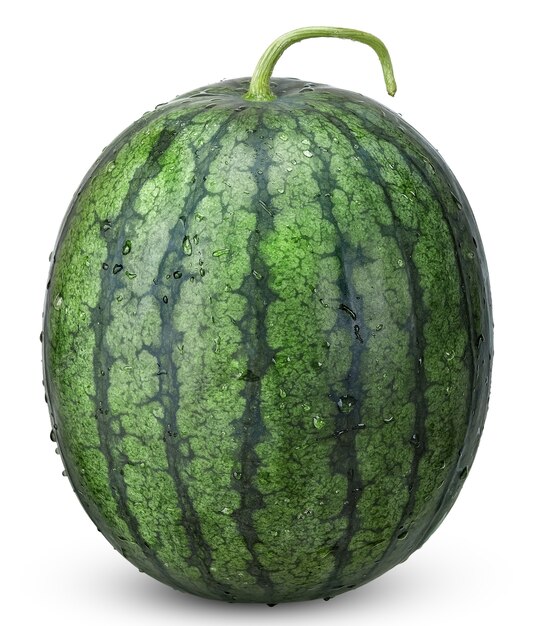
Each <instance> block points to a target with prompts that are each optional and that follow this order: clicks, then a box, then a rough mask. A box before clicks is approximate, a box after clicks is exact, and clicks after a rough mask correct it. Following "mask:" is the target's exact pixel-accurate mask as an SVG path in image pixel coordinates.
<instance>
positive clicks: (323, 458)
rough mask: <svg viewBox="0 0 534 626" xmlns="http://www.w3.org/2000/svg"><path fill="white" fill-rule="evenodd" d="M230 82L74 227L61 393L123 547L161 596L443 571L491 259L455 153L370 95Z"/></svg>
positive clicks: (63, 293) (55, 304) (299, 595)
mask: <svg viewBox="0 0 534 626" xmlns="http://www.w3.org/2000/svg"><path fill="white" fill-rule="evenodd" d="M249 81H250V79H238V80H231V81H224V82H221V83H218V84H215V85H210V86H208V87H206V88H204V89H202V90H198V91H195V92H191V93H188V94H186V95H184V96H181V97H178V98H177V99H175V100H173V101H171V102H169V103H168V104H166V105H163V106H160V107H158V108H157V109H156V110H155V111H154V112H152V113H149V114H146V115H145V116H143V117H142V118H141V119H140V120H139V121H138V122H136V123H135V124H134V125H132V126H131V127H130V128H129V129H127V130H126V131H125V132H124V133H123V134H122V135H120V136H119V137H118V138H117V139H116V140H115V141H114V142H113V143H112V144H111V145H110V146H109V147H108V148H106V149H105V150H104V152H103V154H102V155H101V157H100V158H99V160H98V161H97V162H96V163H95V165H94V166H93V168H92V169H91V170H90V172H89V173H88V175H87V176H86V178H85V179H84V181H83V182H82V184H81V186H80V188H79V190H78V192H77V194H76V195H75V197H74V199H73V201H72V204H71V206H70V208H69V211H68V213H67V216H66V218H65V220H64V223H63V225H62V228H61V231H60V235H59V238H58V241H57V244H56V249H55V252H54V255H53V261H52V267H51V274H50V281H49V286H48V291H47V297H46V302H45V316H44V333H43V355H44V373H45V386H46V392H47V397H48V402H49V407H50V412H51V419H52V427H53V433H54V439H55V440H56V441H57V445H58V447H59V451H60V453H61V457H62V459H63V462H64V465H65V469H66V472H67V474H68V476H69V479H70V481H71V483H72V485H73V487H74V490H75V492H76V494H77V495H78V497H79V499H80V501H81V502H82V504H83V506H84V507H85V509H86V510H87V512H88V514H89V516H90V517H91V519H92V520H93V521H94V522H95V524H96V525H97V527H98V528H99V529H100V530H101V532H102V533H103V534H104V535H105V537H106V538H107V539H108V540H109V541H110V542H111V543H112V545H113V546H114V547H115V548H117V549H118V550H120V551H121V552H122V554H123V555H124V556H125V557H126V558H127V559H128V560H130V561H131V562H132V563H134V564H135V565H136V566H137V567H138V568H140V569H141V570H142V571H144V572H146V573H148V574H149V575H151V576H153V577H155V578H157V579H158V580H160V581H162V582H164V583H166V584H169V585H171V586H172V587H174V588H176V589H180V590H184V591H189V592H191V593H195V594H197V595H201V596H205V597H209V598H215V599H220V600H226V601H233V602H265V603H269V604H273V603H277V602H287V601H294V600H303V599H312V598H318V597H331V596H334V595H337V594H339V593H342V592H343V591H346V590H347V589H350V588H353V587H356V586H358V585H361V584H364V583H365V582H368V581H370V580H372V579H373V578H375V577H377V576H379V575H380V574H382V573H383V572H385V571H387V570H388V569H390V568H391V567H393V566H395V565H396V564H397V563H399V562H401V561H403V560H405V559H406V558H407V557H408V556H409V555H410V554H411V553H412V552H413V551H414V550H416V549H417V548H419V547H420V546H421V545H422V544H423V543H424V541H426V539H427V538H428V537H429V535H430V534H431V533H432V532H433V531H434V530H435V528H436V527H437V525H438V524H439V523H440V522H441V521H442V519H443V518H444V516H445V515H446V514H447V512H448V511H449V509H450V507H451V506H452V504H453V503H454V501H455V499H456V496H457V495H458V492H459V490H460V488H461V486H462V484H463V481H464V479H465V477H466V475H467V472H468V470H469V468H470V467H471V464H472V462H473V458H474V455H475V452H476V449H477V446H478V442H479V439H480V435H481V432H482V429H483V424H484V419H485V415H486V411H487V404H488V396H489V380H490V373H491V358H492V353H493V339H492V318H491V302H490V292H489V282H488V273H487V267H486V261H485V258H484V252H483V248H482V243H481V241H480V237H479V234H478V230H477V227H476V224H475V220H474V218H473V215H472V212H471V209H470V207H469V204H468V202H467V199H466V198H465V195H464V194H463V192H462V190H461V188H460V187H459V185H458V183H457V181H456V179H455V178H454V176H453V175H452V173H451V172H450V170H449V168H448V167H447V166H446V164H445V163H444V161H443V160H442V158H441V157H440V156H439V154H438V153H437V152H436V151H435V150H434V149H433V148H432V147H431V146H430V145H429V144H428V142H427V141H425V140H424V139H423V138H422V137H421V136H420V135H419V134H418V133H417V132H416V131H415V130H414V129H413V128H412V127H410V126H409V125H408V124H407V123H406V122H404V121H403V120H402V118H400V117H399V116H397V115H396V114H394V113H392V112H391V111H389V110H388V109H386V108H385V107H383V106H382V105H380V104H378V103H376V102H374V101H372V100H370V99H368V98H365V97H364V96H361V95H359V94H354V93H351V92H347V91H342V90H338V89H334V88H331V87H327V86H325V85H317V84H314V83H305V82H303V81H298V80H295V79H274V80H273V81H272V83H271V86H272V88H273V92H274V94H275V96H276V99H275V100H273V101H271V102H254V101H247V100H244V98H243V96H244V94H245V93H246V91H247V88H248V84H249Z"/></svg>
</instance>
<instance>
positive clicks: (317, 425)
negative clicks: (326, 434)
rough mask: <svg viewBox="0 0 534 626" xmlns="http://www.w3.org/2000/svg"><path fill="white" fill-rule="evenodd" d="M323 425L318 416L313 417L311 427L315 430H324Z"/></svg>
mask: <svg viewBox="0 0 534 626" xmlns="http://www.w3.org/2000/svg"><path fill="white" fill-rule="evenodd" d="M325 424H326V422H325V421H324V419H323V418H322V417H321V416H320V415H314V417H313V425H314V426H315V428H317V430H321V428H324V426H325Z"/></svg>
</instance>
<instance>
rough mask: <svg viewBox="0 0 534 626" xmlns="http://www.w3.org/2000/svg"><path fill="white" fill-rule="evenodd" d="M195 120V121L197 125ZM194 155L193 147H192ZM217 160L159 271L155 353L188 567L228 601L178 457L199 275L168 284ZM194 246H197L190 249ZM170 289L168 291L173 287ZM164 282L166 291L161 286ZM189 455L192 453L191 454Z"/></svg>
mask: <svg viewBox="0 0 534 626" xmlns="http://www.w3.org/2000/svg"><path fill="white" fill-rule="evenodd" d="M230 119H231V116H230V117H229V118H228V119H226V120H225V121H224V122H222V123H221V125H220V128H219V129H218V131H217V132H216V133H215V134H214V135H213V137H212V139H211V142H212V143H213V145H217V142H218V141H219V140H220V139H221V137H222V136H224V135H225V134H226V132H227V124H229V123H230ZM192 121H193V120H191V121H190V122H192ZM191 148H192V150H193V149H194V146H193V145H191ZM215 157H216V152H215V151H208V152H205V153H204V155H203V156H202V157H201V158H200V159H199V162H198V165H197V167H196V168H195V172H196V174H195V178H196V180H195V182H194V184H193V186H192V192H191V194H190V195H189V196H188V197H187V198H186V199H185V202H184V206H183V207H182V208H181V209H182V210H181V214H180V216H179V219H178V220H177V221H176V223H175V226H174V227H173V228H172V229H171V230H170V232H169V243H168V245H167V249H166V251H165V253H164V254H163V256H162V259H161V262H160V265H159V268H158V272H157V279H156V282H157V284H156V285H155V286H154V287H153V288H152V291H153V293H154V297H156V298H157V300H158V305H159V311H160V319H161V322H162V341H161V346H160V347H159V348H158V350H157V351H156V352H155V353H154V356H156V357H157V358H158V359H159V361H160V366H161V370H162V374H161V376H160V377H159V389H160V391H159V395H160V398H161V401H162V404H163V406H164V420H163V424H162V427H163V428H162V431H163V433H164V435H163V438H164V441H165V448H166V453H167V458H168V464H169V474H170V476H171V478H172V480H173V482H174V487H175V490H176V494H177V496H178V498H177V499H178V506H179V507H180V509H181V511H182V516H183V517H182V522H181V523H182V525H183V528H184V529H185V532H186V536H187V538H188V542H189V547H190V551H191V556H190V558H189V563H190V564H191V565H193V566H195V567H196V568H198V570H199V572H200V575H201V577H202V580H203V581H204V584H205V585H206V589H208V590H210V592H211V593H213V592H214V591H215V589H217V590H219V597H221V598H223V599H226V598H225V596H228V595H229V594H230V592H229V588H228V585H224V584H222V583H221V582H220V581H218V580H217V579H216V578H215V577H214V576H213V574H212V572H211V569H210V568H211V564H212V561H213V558H212V552H211V547H210V545H209V543H208V542H207V541H206V539H205V538H204V535H203V532H202V526H201V522H200V518H199V515H198V512H197V511H196V509H195V505H194V502H193V500H192V498H191V496H190V494H189V490H188V487H187V483H186V481H185V480H184V472H185V466H186V464H187V462H188V461H189V460H190V456H189V457H188V456H187V455H184V454H183V452H182V453H179V444H180V442H181V443H184V442H185V441H186V438H184V437H183V436H182V434H181V425H180V424H179V423H178V422H177V412H178V409H179V407H180V386H179V384H178V376H177V368H176V365H175V362H174V359H173V351H174V350H175V349H176V346H177V345H180V344H181V343H182V339H183V337H182V335H183V333H179V332H178V331H177V330H176V328H175V326H174V323H173V318H172V315H173V310H174V306H175V305H176V304H177V303H178V302H179V300H180V293H181V289H182V287H183V285H184V284H186V282H187V281H188V280H190V279H191V278H194V279H195V280H196V279H198V276H197V277H195V276H193V274H192V272H186V271H185V269H184V271H183V272H181V273H182V276H181V278H180V279H175V278H174V277H172V278H171V279H168V278H167V276H170V275H171V274H172V272H173V269H174V268H176V269H174V271H178V268H182V267H183V261H184V260H186V259H187V257H188V256H189V254H188V253H187V252H186V248H185V246H184V241H185V238H186V237H187V238H188V241H189V243H191V240H192V239H193V234H194V233H193V231H192V226H191V224H190V221H191V219H192V218H193V216H194V212H195V210H196V208H197V206H198V204H199V203H200V201H201V200H202V198H203V197H204V195H205V193H206V192H205V189H204V184H203V180H204V179H205V178H206V177H207V175H208V173H209V170H210V165H211V164H212V163H213V161H214V159H215ZM191 245H192V244H191ZM169 282H170V288H168V287H166V286H165V283H167V284H169ZM160 283H162V286H161V287H160ZM190 454H193V452H192V451H190Z"/></svg>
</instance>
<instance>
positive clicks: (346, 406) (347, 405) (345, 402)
mask: <svg viewBox="0 0 534 626" xmlns="http://www.w3.org/2000/svg"><path fill="white" fill-rule="evenodd" d="M336 404H337V408H338V410H339V412H340V413H350V412H351V411H352V409H353V408H354V407H355V405H356V398H355V397H354V396H350V395H346V396H341V397H340V398H339V399H338V401H337V402H336Z"/></svg>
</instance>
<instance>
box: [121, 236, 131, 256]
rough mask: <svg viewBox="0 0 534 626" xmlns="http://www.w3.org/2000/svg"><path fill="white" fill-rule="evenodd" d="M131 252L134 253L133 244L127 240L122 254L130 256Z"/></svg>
mask: <svg viewBox="0 0 534 626" xmlns="http://www.w3.org/2000/svg"><path fill="white" fill-rule="evenodd" d="M131 251H132V242H131V241H130V240H129V239H127V240H126V241H125V242H124V244H123V246H122V253H123V254H130V252H131Z"/></svg>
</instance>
